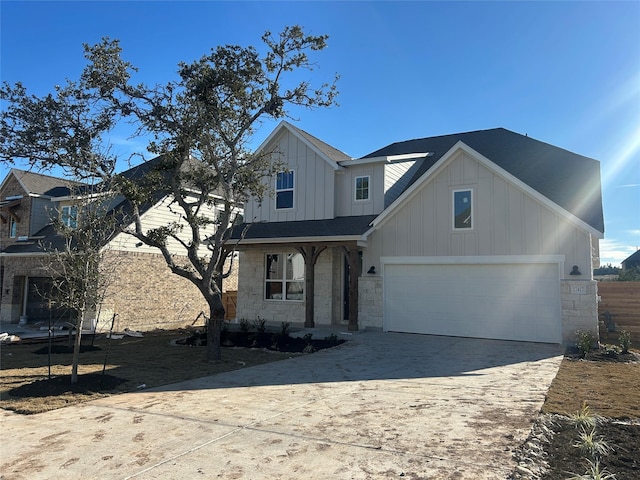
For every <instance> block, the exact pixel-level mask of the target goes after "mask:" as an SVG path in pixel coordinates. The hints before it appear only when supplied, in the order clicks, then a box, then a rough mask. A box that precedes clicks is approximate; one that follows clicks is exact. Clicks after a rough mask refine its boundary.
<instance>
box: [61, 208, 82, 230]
mask: <svg viewBox="0 0 640 480" xmlns="http://www.w3.org/2000/svg"><path fill="white" fill-rule="evenodd" d="M60 221H61V222H62V224H63V225H64V226H65V227H69V228H76V227H77V226H78V207H76V206H74V205H65V206H64V207H62V212H61V215H60Z"/></svg>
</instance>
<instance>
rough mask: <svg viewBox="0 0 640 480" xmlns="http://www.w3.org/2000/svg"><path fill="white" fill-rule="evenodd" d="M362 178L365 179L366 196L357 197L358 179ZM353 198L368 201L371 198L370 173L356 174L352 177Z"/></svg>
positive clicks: (357, 200)
mask: <svg viewBox="0 0 640 480" xmlns="http://www.w3.org/2000/svg"><path fill="white" fill-rule="evenodd" d="M362 178H366V179H367V189H366V192H367V197H366V198H358V180H360V179H362ZM363 190H364V189H363ZM353 200H354V201H355V202H368V201H369V200H371V175H358V176H357V177H355V178H354V179H353Z"/></svg>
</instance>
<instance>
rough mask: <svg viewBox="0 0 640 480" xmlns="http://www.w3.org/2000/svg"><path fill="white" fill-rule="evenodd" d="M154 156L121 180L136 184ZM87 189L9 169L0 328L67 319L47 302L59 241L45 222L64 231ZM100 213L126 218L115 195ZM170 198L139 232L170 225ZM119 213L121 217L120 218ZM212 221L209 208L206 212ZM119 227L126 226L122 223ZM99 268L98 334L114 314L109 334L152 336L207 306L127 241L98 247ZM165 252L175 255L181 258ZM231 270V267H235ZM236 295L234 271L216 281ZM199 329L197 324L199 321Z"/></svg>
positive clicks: (149, 210)
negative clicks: (48, 267)
mask: <svg viewBox="0 0 640 480" xmlns="http://www.w3.org/2000/svg"><path fill="white" fill-rule="evenodd" d="M159 158H160V157H158V158H156V159H152V160H150V161H148V162H145V163H143V164H141V165H139V166H137V167H133V168H131V169H129V170H127V171H126V172H123V173H122V174H121V175H122V176H124V177H126V178H128V179H131V180H136V179H138V178H141V177H143V176H144V175H145V174H146V173H147V172H148V171H149V169H150V168H152V167H153V165H154V164H155V162H157V161H158V160H159ZM88 191H89V190H88V187H87V186H86V185H82V184H79V183H77V182H70V181H68V180H65V179H61V178H56V177H52V176H48V175H42V174H40V173H34V172H28V171H23V170H19V169H15V168H14V169H11V171H10V172H9V173H8V175H7V176H6V178H5V179H4V181H3V182H2V184H1V185H0V215H1V218H2V224H1V235H0V241H1V244H0V262H1V265H0V274H1V275H0V292H1V295H0V322H2V323H19V322H20V321H22V322H23V323H28V324H37V323H48V322H49V320H50V319H51V320H52V321H54V322H60V321H64V320H66V319H68V317H69V312H67V311H64V310H61V309H58V308H56V307H55V305H51V304H50V303H49V302H48V301H47V300H46V294H44V293H45V292H47V291H48V290H49V289H50V285H51V278H50V277H49V274H47V273H46V272H45V268H44V267H43V266H44V264H45V263H44V262H45V261H46V258H47V255H48V252H49V251H51V249H55V248H58V247H59V245H60V242H62V241H63V239H62V237H61V236H60V235H59V234H58V233H57V232H56V230H55V229H54V227H53V225H52V222H51V219H52V216H53V215H60V216H61V218H62V221H63V222H65V223H66V224H67V225H69V226H73V222H75V219H76V217H77V215H78V212H77V206H76V205H75V204H74V198H75V197H74V195H78V194H83V192H85V193H86V192H88ZM109 201H110V202H111V204H110V206H109V209H108V212H107V214H114V215H119V217H118V218H120V219H121V221H124V220H123V219H125V218H130V217H127V215H126V212H127V209H128V208H130V206H129V204H128V202H126V201H125V199H124V197H122V196H112V197H109ZM170 202H171V198H170V197H169V196H167V195H165V194H162V193H158V194H157V195H156V196H155V197H154V198H153V199H150V201H149V202H148V204H147V205H146V206H145V207H144V210H143V211H142V212H141V213H142V224H143V228H144V229H147V228H153V227H157V226H160V225H166V224H167V223H169V222H171V221H173V220H176V221H179V217H176V215H177V214H176V213H175V210H172V209H171V208H170V207H169V204H170ZM122 212H125V213H124V214H123V213H122ZM209 214H210V215H212V216H215V215H217V211H216V206H214V207H213V208H212V210H211V211H210V212H209ZM124 222H125V223H124V224H123V225H122V226H124V227H126V226H127V225H126V221H124ZM103 248H104V252H105V260H104V261H105V263H108V264H109V265H113V266H115V275H113V278H112V279H111V281H110V283H109V286H108V289H107V293H106V295H105V299H104V301H103V303H102V305H100V306H99V308H98V311H97V312H95V313H96V315H95V323H94V324H93V325H90V326H89V325H85V328H88V327H96V328H97V330H98V331H104V330H108V329H109V328H110V327H111V318H112V316H113V314H114V313H115V314H117V316H116V322H115V325H114V328H115V330H116V331H118V330H123V329H124V328H130V329H132V330H141V331H146V330H152V329H156V328H176V327H183V326H185V325H191V324H193V323H194V322H195V320H196V319H197V318H198V317H199V314H200V312H203V311H204V312H205V313H208V306H207V304H206V302H205V300H204V298H203V297H202V294H201V293H200V292H199V290H198V289H197V288H196V287H195V286H194V285H193V284H192V283H191V282H189V281H188V280H185V279H183V278H181V277H179V276H177V275H174V274H172V273H171V271H170V270H169V268H168V267H167V265H166V262H165V260H164V258H163V257H162V255H161V254H160V253H159V251H158V250H157V249H154V248H152V247H149V246H146V245H143V244H142V243H140V242H138V240H136V239H135V238H134V237H132V236H130V235H127V234H125V233H122V232H120V233H117V234H116V235H115V236H114V237H112V238H111V239H110V241H109V242H108V244H107V245H105V246H104V247H103ZM172 252H173V253H174V254H175V255H177V256H179V255H180V254H181V251H180V250H179V249H174V250H172ZM236 265H237V264H236ZM236 289H237V269H236V271H234V272H233V274H232V275H231V276H230V277H229V278H227V279H225V281H224V282H223V291H235V290H236ZM199 318H200V320H199V322H200V323H202V321H203V320H202V317H199Z"/></svg>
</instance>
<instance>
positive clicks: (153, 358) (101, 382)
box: [0, 331, 291, 414]
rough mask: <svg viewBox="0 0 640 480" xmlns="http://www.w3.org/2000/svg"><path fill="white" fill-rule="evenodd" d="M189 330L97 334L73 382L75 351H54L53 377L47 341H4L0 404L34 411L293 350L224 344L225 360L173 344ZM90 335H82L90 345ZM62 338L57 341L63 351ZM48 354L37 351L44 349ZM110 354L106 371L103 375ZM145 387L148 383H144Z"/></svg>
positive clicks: (241, 365)
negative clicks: (211, 359)
mask: <svg viewBox="0 0 640 480" xmlns="http://www.w3.org/2000/svg"><path fill="white" fill-rule="evenodd" d="M187 335H189V332H181V331H156V332H149V333H146V334H145V335H144V336H143V337H140V338H136V337H124V338H123V339H121V340H109V339H107V338H105V337H104V336H96V338H95V341H94V347H98V348H97V349H88V350H91V351H85V352H83V353H81V354H80V366H79V369H78V370H79V375H80V377H79V383H78V385H76V386H72V385H71V381H70V374H71V353H55V354H53V355H51V377H52V378H51V380H49V366H48V357H49V356H48V354H47V353H46V351H47V350H48V349H47V344H46V343H44V344H43V343H38V344H13V345H3V346H2V350H1V354H0V371H1V379H0V408H4V409H7V410H13V411H15V412H18V413H24V414H33V413H40V412H45V411H48V410H55V409H57V408H61V407H66V406H68V405H73V404H76V403H80V402H85V401H89V400H93V399H96V398H99V397H104V396H107V395H112V394H116V393H122V392H129V391H133V390H136V389H139V388H150V387H158V386H161V385H167V384H170V383H174V382H178V381H181V380H189V379H192V378H198V377H204V376H207V375H214V374H217V373H222V372H227V371H230V370H236V369H239V368H245V367H250V366H253V365H259V364H262V363H267V362H273V361H277V360H282V359H285V358H289V357H290V356H291V354H286V353H281V352H271V351H265V350H260V349H246V348H224V349H223V351H222V361H220V362H215V363H210V362H207V361H206V360H205V350H204V348H200V347H188V346H174V345H171V344H170V342H171V340H174V339H177V338H180V337H184V336H187ZM90 343H91V338H90V337H87V338H86V339H85V340H83V345H87V346H89V345H90ZM65 345H66V340H65V341H64V342H59V341H58V342H55V344H54V346H55V347H56V348H55V349H56V350H63V348H61V347H62V346H65ZM43 347H44V351H45V353H34V352H36V351H38V350H42V349H43ZM105 358H106V369H105V374H106V376H103V375H102V370H103V365H104V362H105ZM143 386H144V387H143Z"/></svg>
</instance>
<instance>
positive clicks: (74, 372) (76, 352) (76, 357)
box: [71, 310, 85, 385]
mask: <svg viewBox="0 0 640 480" xmlns="http://www.w3.org/2000/svg"><path fill="white" fill-rule="evenodd" d="M84 315H85V310H81V311H80V312H78V317H77V320H76V337H75V342H74V343H73V359H72V361H71V384H72V385H73V384H75V383H78V363H80V344H81V342H82V324H83V322H84Z"/></svg>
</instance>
